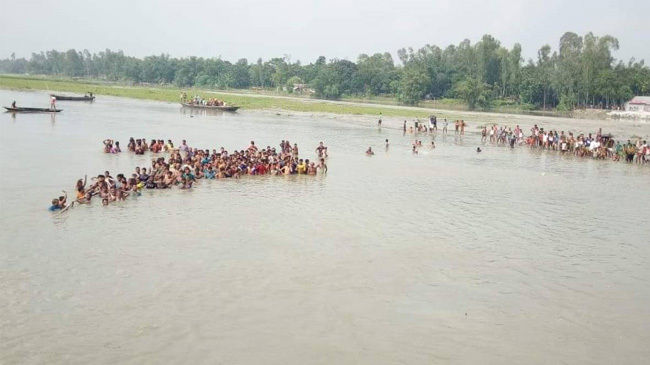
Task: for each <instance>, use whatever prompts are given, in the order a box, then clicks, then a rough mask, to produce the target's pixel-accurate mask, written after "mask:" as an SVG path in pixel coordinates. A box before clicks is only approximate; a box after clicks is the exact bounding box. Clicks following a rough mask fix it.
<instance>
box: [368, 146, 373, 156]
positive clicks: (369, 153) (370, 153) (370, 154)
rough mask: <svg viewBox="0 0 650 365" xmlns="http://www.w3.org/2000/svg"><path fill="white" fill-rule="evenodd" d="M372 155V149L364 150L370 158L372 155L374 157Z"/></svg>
mask: <svg viewBox="0 0 650 365" xmlns="http://www.w3.org/2000/svg"><path fill="white" fill-rule="evenodd" d="M374 154H375V153H374V152H372V147H368V149H367V150H366V155H367V156H372V155H374Z"/></svg>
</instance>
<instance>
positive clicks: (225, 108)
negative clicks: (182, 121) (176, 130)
mask: <svg viewBox="0 0 650 365" xmlns="http://www.w3.org/2000/svg"><path fill="white" fill-rule="evenodd" d="M181 105H182V106H184V107H186V108H192V109H207V110H221V111H224V112H235V111H237V109H239V107H238V106H209V105H200V104H190V103H181Z"/></svg>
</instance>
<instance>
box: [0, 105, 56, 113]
mask: <svg viewBox="0 0 650 365" xmlns="http://www.w3.org/2000/svg"><path fill="white" fill-rule="evenodd" d="M3 108H5V109H7V111H8V112H12V113H58V112H60V111H63V109H54V110H52V109H50V108H12V107H8V106H3Z"/></svg>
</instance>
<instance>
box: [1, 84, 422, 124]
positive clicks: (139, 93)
mask: <svg viewBox="0 0 650 365" xmlns="http://www.w3.org/2000/svg"><path fill="white" fill-rule="evenodd" d="M0 88H3V89H13V90H45V91H51V92H55V91H56V92H70V93H78V94H83V93H85V92H87V91H91V92H93V93H95V94H96V95H97V96H98V97H101V95H110V96H119V97H126V98H134V99H145V100H158V101H167V102H178V100H179V95H180V93H181V91H184V92H186V93H187V95H190V96H191V95H194V94H200V95H202V96H203V97H205V98H210V97H212V98H218V99H222V100H226V101H227V102H228V103H229V104H234V105H239V106H241V107H242V108H243V109H282V110H289V111H299V112H313V113H334V114H353V115H379V113H382V115H384V116H387V117H390V116H393V117H419V118H426V117H427V116H428V115H430V114H431V111H429V110H426V109H419V110H418V109H415V108H396V107H393V106H381V105H374V104H373V105H360V104H351V103H345V102H327V101H322V100H314V99H306V98H292V97H281V96H271V95H254V94H244V93H236V92H214V91H209V90H201V89H179V88H175V87H148V86H126V85H116V84H109V83H102V82H93V81H90V80H83V81H76V80H62V79H54V78H44V77H31V76H7V75H2V76H0ZM19 102H20V101H19Z"/></svg>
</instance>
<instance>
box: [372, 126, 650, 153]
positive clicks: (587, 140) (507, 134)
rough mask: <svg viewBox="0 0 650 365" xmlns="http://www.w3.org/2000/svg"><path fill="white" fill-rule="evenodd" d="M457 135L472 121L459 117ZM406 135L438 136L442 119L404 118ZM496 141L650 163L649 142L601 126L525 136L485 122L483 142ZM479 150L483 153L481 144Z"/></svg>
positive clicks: (536, 129)
mask: <svg viewBox="0 0 650 365" xmlns="http://www.w3.org/2000/svg"><path fill="white" fill-rule="evenodd" d="M453 123H454V134H455V135H457V136H459V135H460V136H463V135H465V129H466V127H467V126H468V124H467V123H466V122H465V121H464V120H455V121H454V122H453ZM448 124H449V123H448V122H447V119H444V120H443V121H442V125H443V127H442V134H443V135H446V134H447V126H448ZM381 125H382V119H381V116H380V118H379V121H378V122H377V126H378V127H379V128H381ZM402 132H403V134H404V135H406V134H407V133H408V134H413V135H421V134H431V135H433V136H435V135H436V134H437V132H438V121H437V118H436V117H435V116H430V117H429V123H428V125H427V124H425V123H422V122H420V121H419V120H416V121H414V122H413V126H410V127H407V121H406V120H405V121H404V124H403V126H402ZM488 140H489V143H491V144H496V145H497V146H499V145H503V146H510V147H511V148H515V146H528V147H530V148H535V149H541V150H545V151H557V152H558V153H561V154H570V155H575V156H577V157H591V158H594V159H602V160H604V159H611V160H613V161H621V160H624V161H626V162H629V163H636V164H638V165H650V147H649V146H648V143H647V141H645V140H642V139H641V138H638V137H637V138H635V140H634V141H632V140H631V139H630V140H627V142H626V143H624V142H621V141H620V140H615V139H614V138H613V136H612V135H611V134H603V131H602V128H600V129H598V131H597V132H596V133H588V134H585V133H573V132H567V133H565V132H564V131H560V132H558V131H557V130H550V131H546V130H544V128H540V127H539V126H538V125H537V124H535V125H534V126H533V127H532V128H531V129H530V134H529V135H525V134H524V130H523V129H522V128H521V127H520V126H519V125H517V126H515V128H514V129H512V128H511V127H508V126H498V125H497V124H493V125H485V126H483V128H482V130H481V142H482V143H484V144H485V143H488ZM388 146H389V144H388V140H386V151H388ZM426 146H428V147H429V148H430V149H435V148H436V147H435V143H434V142H433V141H432V142H431V145H426ZM421 147H423V145H422V141H421V140H417V139H416V140H415V141H414V142H413V144H412V149H411V150H412V152H413V153H414V154H417V153H418V151H419V149H420V148H421ZM476 152H478V153H480V152H482V150H481V148H480V147H478V148H477V149H476ZM374 154H375V153H374V151H373V150H372V146H371V147H368V149H367V150H366V155H368V156H372V155H374Z"/></svg>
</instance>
